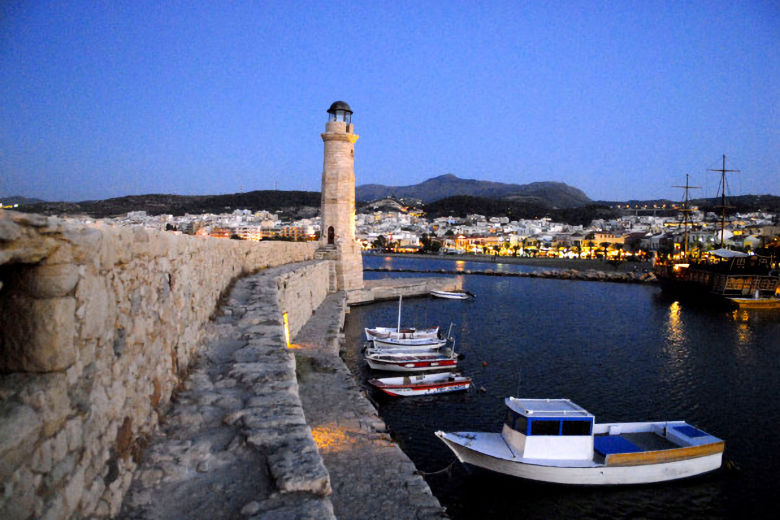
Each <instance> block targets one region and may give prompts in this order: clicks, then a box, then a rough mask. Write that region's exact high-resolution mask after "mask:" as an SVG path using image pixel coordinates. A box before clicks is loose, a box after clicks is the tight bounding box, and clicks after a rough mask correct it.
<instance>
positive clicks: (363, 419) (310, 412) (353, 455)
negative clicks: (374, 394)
mask: <svg viewBox="0 0 780 520" xmlns="http://www.w3.org/2000/svg"><path fill="white" fill-rule="evenodd" d="M343 298H344V297H343V295H342V294H341V293H339V294H333V295H330V296H328V298H327V299H326V300H325V302H324V303H323V304H322V305H321V306H320V308H319V309H317V312H316V314H315V315H314V316H312V318H311V319H310V320H309V322H308V323H307V324H306V325H305V326H304V327H303V329H301V331H300V332H299V333H298V335H297V336H296V337H295V339H294V344H295V346H296V349H295V357H296V363H297V367H298V368H297V371H298V385H299V391H300V398H301V401H302V403H303V408H304V412H305V414H306V420H307V423H308V424H309V426H310V427H311V429H312V431H313V434H314V439H315V441H316V442H317V444H318V446H319V449H320V454H321V455H322V458H323V460H324V462H325V466H326V467H327V468H328V472H329V473H330V479H331V486H332V488H333V493H332V494H331V496H330V500H331V502H332V503H333V509H334V511H335V513H336V517H338V518H339V519H341V520H351V519H355V520H358V519H360V520H369V519H382V520H385V519H389V518H392V519H394V520H405V519H410V520H411V519H434V518H446V515H445V514H444V509H443V508H442V506H441V505H440V504H439V501H438V500H437V499H436V498H435V497H434V496H432V494H431V490H430V488H429V487H428V484H427V483H426V482H425V480H423V478H422V477H420V476H419V475H418V474H417V473H416V468H415V466H414V464H413V463H412V462H411V461H410V460H409V458H408V457H407V456H406V454H404V453H403V451H401V449H400V448H399V447H398V445H397V444H395V443H394V442H393V441H392V440H391V439H390V436H389V434H388V433H387V430H386V426H385V424H384V422H383V421H382V419H380V418H379V416H378V415H377V412H376V410H375V409H374V407H373V406H372V405H371V404H370V403H369V401H368V399H366V397H365V396H364V395H363V394H362V392H361V390H360V388H359V387H358V386H357V385H356V383H355V380H354V378H353V376H352V373H351V372H350V371H349V369H348V368H347V367H346V365H345V364H344V362H343V361H342V359H341V358H340V357H339V348H340V345H341V344H342V343H343V334H342V333H341V325H342V324H341V320H342V317H343V315H344V312H343V305H344V300H343Z"/></svg>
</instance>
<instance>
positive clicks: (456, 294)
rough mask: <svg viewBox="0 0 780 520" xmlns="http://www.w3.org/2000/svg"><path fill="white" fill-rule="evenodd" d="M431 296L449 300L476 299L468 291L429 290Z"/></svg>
mask: <svg viewBox="0 0 780 520" xmlns="http://www.w3.org/2000/svg"><path fill="white" fill-rule="evenodd" d="M431 296H435V297H436V298H447V299H449V300H468V299H469V298H476V296H475V295H474V293H470V292H469V291H439V290H436V289H433V290H431Z"/></svg>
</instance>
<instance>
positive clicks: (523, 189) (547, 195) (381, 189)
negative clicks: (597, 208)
mask: <svg viewBox="0 0 780 520" xmlns="http://www.w3.org/2000/svg"><path fill="white" fill-rule="evenodd" d="M456 195H469V196H473V197H483V198H491V199H507V200H512V201H516V202H527V203H530V204H534V205H542V206H545V207H558V208H572V207H579V206H585V205H587V204H591V203H592V201H591V200H590V199H589V198H588V196H587V195H585V193H583V192H582V191H581V190H579V189H577V188H574V187H572V186H569V185H567V184H565V183H562V182H533V183H531V184H506V183H502V182H491V181H478V180H475V179H461V178H459V177H456V176H455V175H452V174H447V175H440V176H438V177H434V178H432V179H428V180H425V181H423V182H421V183H419V184H414V185H411V186H384V185H381V184H364V185H362V186H358V187H357V188H356V189H355V197H356V199H357V200H359V201H370V200H377V199H382V198H385V197H395V198H411V199H420V200H422V201H423V202H426V203H430V202H435V201H437V200H441V199H444V198H447V197H453V196H456Z"/></svg>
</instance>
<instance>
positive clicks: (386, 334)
mask: <svg viewBox="0 0 780 520" xmlns="http://www.w3.org/2000/svg"><path fill="white" fill-rule="evenodd" d="M364 332H365V334H366V339H367V340H369V341H373V340H375V339H436V338H438V336H439V327H429V328H426V329H415V328H404V329H401V332H398V329H396V328H394V327H393V328H391V327H374V328H372V329H369V328H366V329H364Z"/></svg>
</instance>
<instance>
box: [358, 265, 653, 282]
mask: <svg viewBox="0 0 780 520" xmlns="http://www.w3.org/2000/svg"><path fill="white" fill-rule="evenodd" d="M363 270H364V271H371V272H379V273H421V274H446V275H464V274H468V275H482V276H510V277H519V278H556V279H559V280H581V281H587V282H614V283H655V282H657V281H658V280H657V279H656V277H655V275H654V274H653V273H639V272H623V273H619V272H618V273H610V272H605V271H596V270H595V269H589V270H587V271H578V270H576V269H557V270H544V271H531V272H527V273H521V272H506V271H492V270H484V271H474V270H471V269H464V270H462V271H458V270H455V269H394V268H386V267H380V268H364V269H363Z"/></svg>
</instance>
